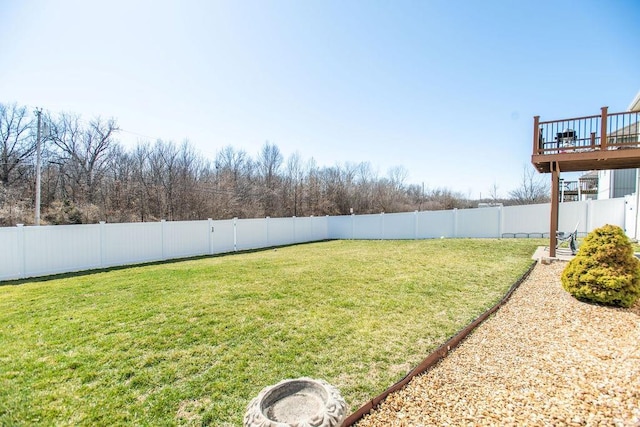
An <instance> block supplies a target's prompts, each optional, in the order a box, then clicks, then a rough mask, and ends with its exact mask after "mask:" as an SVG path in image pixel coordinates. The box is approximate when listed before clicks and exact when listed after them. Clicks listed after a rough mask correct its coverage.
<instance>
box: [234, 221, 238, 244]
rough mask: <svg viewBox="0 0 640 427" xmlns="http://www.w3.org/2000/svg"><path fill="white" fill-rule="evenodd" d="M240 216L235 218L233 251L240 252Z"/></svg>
mask: <svg viewBox="0 0 640 427" xmlns="http://www.w3.org/2000/svg"><path fill="white" fill-rule="evenodd" d="M237 225H238V217H235V218H233V251H234V252H238V230H237Z"/></svg>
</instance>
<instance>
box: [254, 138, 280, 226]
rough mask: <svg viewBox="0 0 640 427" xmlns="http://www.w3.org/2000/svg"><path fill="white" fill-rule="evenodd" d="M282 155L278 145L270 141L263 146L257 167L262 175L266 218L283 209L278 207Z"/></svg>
mask: <svg viewBox="0 0 640 427" xmlns="http://www.w3.org/2000/svg"><path fill="white" fill-rule="evenodd" d="M282 161H283V157H282V153H280V149H279V148H278V146H277V145H275V144H271V143H269V142H268V141H267V142H266V143H265V144H264V145H263V146H262V149H261V150H260V153H259V155H258V160H257V165H258V171H259V174H260V187H259V190H258V191H259V194H260V200H261V204H262V208H263V211H264V215H265V216H276V215H277V214H278V213H279V211H280V210H281V209H279V208H280V207H279V206H277V202H276V200H277V198H276V187H277V186H278V181H279V178H280V176H279V173H280V167H281V166H282Z"/></svg>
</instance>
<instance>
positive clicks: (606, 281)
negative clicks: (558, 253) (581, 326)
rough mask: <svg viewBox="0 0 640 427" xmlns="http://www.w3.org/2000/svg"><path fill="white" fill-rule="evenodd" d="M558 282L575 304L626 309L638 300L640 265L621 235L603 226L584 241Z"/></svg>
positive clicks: (629, 244) (619, 230) (614, 228)
mask: <svg viewBox="0 0 640 427" xmlns="http://www.w3.org/2000/svg"><path fill="white" fill-rule="evenodd" d="M561 280H562V286H563V287H564V289H565V290H566V291H567V292H569V293H570V294H571V295H573V296H574V297H576V298H577V299H579V300H582V301H590V302H597V303H602V304H607V305H615V306H621V307H630V306H632V305H633V303H634V302H635V301H636V300H637V299H638V297H640V261H639V260H638V259H637V258H636V257H635V256H634V255H633V247H632V246H631V242H630V241H629V239H628V238H627V236H626V235H625V234H624V231H623V230H622V229H621V228H620V227H618V226H615V225H605V226H603V227H600V228H597V229H595V230H593V231H592V232H591V233H589V235H588V236H587V237H586V238H585V239H584V241H583V243H582V245H581V246H580V249H579V251H578V254H577V255H576V257H575V258H574V259H572V260H571V261H570V262H569V264H568V265H567V267H566V268H565V269H564V271H563V272H562V278H561Z"/></svg>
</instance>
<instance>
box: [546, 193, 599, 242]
mask: <svg viewBox="0 0 640 427" xmlns="http://www.w3.org/2000/svg"><path fill="white" fill-rule="evenodd" d="M594 208H595V209H599V207H598V206H596V205H593V204H590V203H589V202H587V201H580V202H564V203H560V206H559V207H558V231H561V232H564V233H571V232H572V231H573V230H575V229H576V226H577V227H578V235H579V236H584V235H585V234H587V232H588V231H589V224H588V222H589V211H590V210H593V209H594ZM548 224H549V220H548V219H547V229H548V228H549V225H548ZM548 234H549V232H547V235H548Z"/></svg>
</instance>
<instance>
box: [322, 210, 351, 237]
mask: <svg viewBox="0 0 640 427" xmlns="http://www.w3.org/2000/svg"><path fill="white" fill-rule="evenodd" d="M354 217H355V215H341V216H330V217H329V218H328V225H329V232H328V238H329V239H352V238H353V221H354V220H353V218H354Z"/></svg>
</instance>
